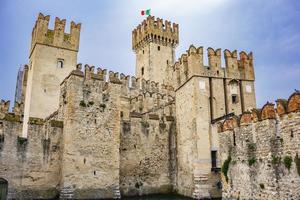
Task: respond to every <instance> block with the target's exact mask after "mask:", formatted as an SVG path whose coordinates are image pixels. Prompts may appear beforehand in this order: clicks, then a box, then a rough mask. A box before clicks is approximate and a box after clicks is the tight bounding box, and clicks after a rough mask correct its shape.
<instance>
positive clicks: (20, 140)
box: [18, 137, 28, 146]
mask: <svg viewBox="0 0 300 200" xmlns="http://www.w3.org/2000/svg"><path fill="white" fill-rule="evenodd" d="M27 141H28V139H27V138H23V137H18V144H20V145H21V146H22V145H26V143H27Z"/></svg>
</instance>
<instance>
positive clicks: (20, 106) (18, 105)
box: [13, 102, 24, 116]
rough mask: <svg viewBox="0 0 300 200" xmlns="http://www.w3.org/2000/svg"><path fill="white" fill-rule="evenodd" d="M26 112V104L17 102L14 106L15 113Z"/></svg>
mask: <svg viewBox="0 0 300 200" xmlns="http://www.w3.org/2000/svg"><path fill="white" fill-rule="evenodd" d="M23 112H24V104H23V103H19V102H15V105H14V107H13V113H14V114H15V115H19V116H21V115H22V114H23Z"/></svg>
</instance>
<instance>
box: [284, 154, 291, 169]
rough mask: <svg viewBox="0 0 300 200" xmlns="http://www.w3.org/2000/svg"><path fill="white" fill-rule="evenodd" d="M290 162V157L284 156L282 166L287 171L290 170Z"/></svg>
mask: <svg viewBox="0 0 300 200" xmlns="http://www.w3.org/2000/svg"><path fill="white" fill-rule="evenodd" d="M292 162H293V159H292V157H291V156H285V157H284V159H283V164H284V166H285V167H286V168H287V169H288V170H290V169H291V166H292Z"/></svg>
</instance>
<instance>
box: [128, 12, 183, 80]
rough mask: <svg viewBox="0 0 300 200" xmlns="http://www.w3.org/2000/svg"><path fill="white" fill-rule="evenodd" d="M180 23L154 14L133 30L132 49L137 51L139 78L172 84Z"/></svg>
mask: <svg viewBox="0 0 300 200" xmlns="http://www.w3.org/2000/svg"><path fill="white" fill-rule="evenodd" d="M178 38H179V33H178V24H175V23H173V25H172V26H171V22H169V21H167V20H166V21H165V23H163V20H162V19H160V18H157V19H156V20H155V18H154V17H153V16H149V17H147V19H145V20H144V21H143V22H142V24H140V25H138V27H137V28H135V29H134V30H133V31H132V49H133V50H134V52H135V53H136V68H135V69H136V70H135V74H136V76H137V78H144V79H146V80H152V81H155V82H159V83H162V84H170V78H169V77H170V76H169V75H170V73H171V72H170V69H171V66H172V65H173V64H174V57H175V48H176V46H177V45H178V42H179V40H178Z"/></svg>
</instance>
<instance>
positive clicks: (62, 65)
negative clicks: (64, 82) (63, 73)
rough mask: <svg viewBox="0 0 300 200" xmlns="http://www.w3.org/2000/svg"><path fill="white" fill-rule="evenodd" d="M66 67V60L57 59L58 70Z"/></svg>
mask: <svg viewBox="0 0 300 200" xmlns="http://www.w3.org/2000/svg"><path fill="white" fill-rule="evenodd" d="M63 67H64V59H57V68H63Z"/></svg>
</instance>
